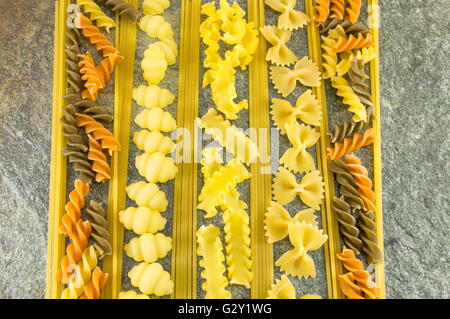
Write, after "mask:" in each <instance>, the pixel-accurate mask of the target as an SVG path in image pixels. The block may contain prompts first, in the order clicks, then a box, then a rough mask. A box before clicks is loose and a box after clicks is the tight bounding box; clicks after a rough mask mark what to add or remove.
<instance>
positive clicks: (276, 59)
mask: <svg viewBox="0 0 450 319" xmlns="http://www.w3.org/2000/svg"><path fill="white" fill-rule="evenodd" d="M259 30H260V31H261V34H262V35H263V36H264V38H266V40H267V42H269V43H270V44H271V45H272V47H271V48H270V49H269V50H267V54H266V60H267V61H270V62H272V63H273V64H276V65H280V66H284V65H289V64H292V63H295V62H296V61H297V60H298V58H297V56H296V55H295V53H294V52H292V51H291V49H289V48H288V47H287V45H286V43H287V42H288V41H289V39H290V38H291V33H292V32H291V31H290V30H283V29H279V28H277V27H275V26H263V27H261V28H260V29H259Z"/></svg>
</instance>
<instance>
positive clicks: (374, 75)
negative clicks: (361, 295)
mask: <svg viewBox="0 0 450 319" xmlns="http://www.w3.org/2000/svg"><path fill="white" fill-rule="evenodd" d="M368 11H369V12H368V14H369V22H370V24H369V26H370V30H371V32H372V35H373V41H374V43H375V51H376V57H375V59H373V60H372V61H371V62H370V80H371V92H372V100H373V103H374V107H375V121H374V123H373V127H374V128H375V135H376V136H378V138H377V139H376V140H375V142H374V143H373V160H374V165H373V168H374V173H373V179H374V191H375V206H376V207H377V214H376V215H375V223H376V225H377V237H378V247H379V248H380V250H381V251H382V252H384V240H383V207H382V206H383V200H382V176H381V123H380V122H381V110H380V71H379V56H380V52H379V51H380V46H379V43H380V42H379V16H378V15H379V5H378V0H369V1H368ZM375 280H376V283H377V285H378V288H379V292H378V296H379V298H381V299H384V298H386V286H385V276H384V263H378V264H376V266H375Z"/></svg>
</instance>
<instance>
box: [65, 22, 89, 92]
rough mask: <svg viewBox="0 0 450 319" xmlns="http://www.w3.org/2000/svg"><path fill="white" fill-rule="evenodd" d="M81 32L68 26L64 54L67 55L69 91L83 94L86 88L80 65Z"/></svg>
mask: <svg viewBox="0 0 450 319" xmlns="http://www.w3.org/2000/svg"><path fill="white" fill-rule="evenodd" d="M80 41H81V35H80V32H79V31H78V30H77V29H75V28H73V27H71V26H67V31H66V40H65V41H64V52H65V53H66V58H65V59H64V60H65V62H66V69H65V71H66V74H67V82H68V87H69V90H71V91H73V92H81V91H82V90H83V88H84V81H83V80H82V79H81V74H80V67H79V66H78V63H79V62H80V58H79V57H78V54H80Z"/></svg>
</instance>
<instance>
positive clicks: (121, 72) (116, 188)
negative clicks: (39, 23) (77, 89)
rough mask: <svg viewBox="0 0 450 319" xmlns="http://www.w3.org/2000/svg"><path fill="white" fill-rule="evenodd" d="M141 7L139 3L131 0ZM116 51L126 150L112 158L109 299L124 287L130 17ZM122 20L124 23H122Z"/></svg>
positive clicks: (120, 128) (117, 132)
mask: <svg viewBox="0 0 450 319" xmlns="http://www.w3.org/2000/svg"><path fill="white" fill-rule="evenodd" d="M128 2H129V3H130V4H132V5H133V6H134V7H137V5H138V0H129V1H128ZM116 19H117V20H118V23H117V25H118V27H117V28H116V47H117V48H118V50H119V51H120V52H121V54H122V55H123V57H124V62H123V63H122V64H120V65H118V66H117V67H116V70H115V78H114V82H115V83H114V85H115V88H114V92H115V94H114V136H116V137H117V138H118V139H119V141H120V144H121V145H122V150H121V151H120V152H114V153H113V156H112V158H111V181H110V184H109V197H108V198H109V200H108V213H107V218H108V231H109V232H110V234H111V244H112V255H111V256H106V257H105V259H104V262H103V270H104V272H107V273H109V274H110V280H108V283H107V285H106V287H105V289H104V293H103V294H104V297H105V298H108V299H109V298H114V299H115V298H117V297H118V295H119V292H120V290H121V285H122V280H121V279H122V252H123V239H124V238H123V236H124V230H123V226H122V224H121V223H120V222H119V215H118V214H119V212H120V211H121V210H123V209H124V208H125V203H126V192H125V187H126V183H127V171H128V169H127V168H128V148H129V147H128V146H129V136H130V121H131V105H132V97H131V94H132V89H133V72H134V61H135V51H136V25H135V24H133V23H131V22H130V20H129V19H127V18H126V17H123V16H122V17H120V18H119V16H118V15H117V16H116ZM119 19H120V20H119Z"/></svg>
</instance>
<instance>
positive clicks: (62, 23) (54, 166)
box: [45, 0, 67, 299]
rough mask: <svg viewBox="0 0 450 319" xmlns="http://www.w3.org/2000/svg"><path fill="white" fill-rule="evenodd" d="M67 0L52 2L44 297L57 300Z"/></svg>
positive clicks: (63, 175) (63, 187)
mask: <svg viewBox="0 0 450 319" xmlns="http://www.w3.org/2000/svg"><path fill="white" fill-rule="evenodd" d="M66 9H67V0H60V1H56V2H55V51H54V60H53V61H54V65H53V104H52V149H51V159H52V160H51V165H50V195H49V213H48V215H49V226H48V245H47V256H48V257H47V281H46V291H45V297H46V298H51V299H55V298H59V296H60V295H61V291H62V284H61V283H60V282H58V281H57V280H56V278H55V275H56V272H57V270H58V266H59V261H60V260H61V258H62V256H63V255H64V247H65V241H64V237H63V236H62V235H60V234H59V231H58V227H59V223H60V221H61V218H62V214H63V213H64V203H65V199H66V166H67V162H66V159H65V157H64V156H63V154H62V149H63V147H64V137H63V135H62V126H61V123H60V118H61V116H62V111H63V108H64V100H63V98H62V97H63V96H64V94H65V87H66V74H65V72H64V68H65V63H64V40H65V30H66V15H67V14H66V11H67V10H66Z"/></svg>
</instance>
